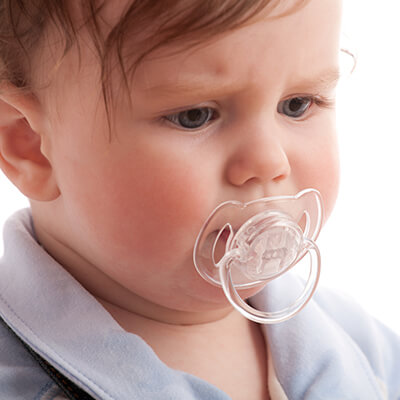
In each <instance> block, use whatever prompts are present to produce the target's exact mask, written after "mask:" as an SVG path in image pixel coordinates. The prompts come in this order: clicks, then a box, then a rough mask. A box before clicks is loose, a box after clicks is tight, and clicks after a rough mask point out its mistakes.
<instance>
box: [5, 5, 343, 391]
mask: <svg viewBox="0 0 400 400" xmlns="http://www.w3.org/2000/svg"><path fill="white" fill-rule="evenodd" d="M113 4H114V6H113V11H111V10H109V11H107V8H106V9H105V17H107V12H109V18H110V19H112V17H113V15H112V13H113V12H115V3H113ZM120 6H121V9H122V5H120ZM339 29H340V2H339V1H329V2H327V1H319V0H311V1H310V2H309V4H308V5H307V6H306V7H304V8H302V9H300V10H299V11H297V12H295V13H293V14H290V15H288V16H285V17H282V18H278V19H271V18H270V16H266V15H262V14H260V15H259V16H257V18H256V19H255V20H254V21H251V23H249V24H247V25H246V26H243V27H240V28H239V29H237V30H235V31H233V32H227V33H225V34H223V35H222V36H219V37H218V38H214V39H213V40H211V41H210V42H207V43H203V44H202V45H201V46H200V47H197V48H195V49H191V50H187V49H186V50H185V49H181V51H180V52H178V53H174V54H173V55H170V54H169V51H170V50H171V49H170V48H164V49H161V50H160V51H159V52H158V53H157V54H155V55H156V56H157V57H154V56H155V55H151V56H150V57H148V58H147V59H146V60H145V61H144V62H143V63H142V64H140V66H139V68H138V70H137V72H136V74H135V77H134V80H133V82H132V90H131V93H132V94H133V96H132V106H133V107H132V109H129V108H128V102H127V101H126V97H124V96H125V94H124V93H122V92H121V94H120V96H119V99H120V101H119V103H118V108H117V109H116V110H115V121H116V124H115V132H114V134H115V136H114V137H113V140H112V141H111V143H110V142H109V140H108V128H107V123H106V115H105V110H104V106H103V105H102V104H101V103H99V93H100V88H99V84H98V78H99V66H98V63H97V61H96V59H95V58H94V57H93V53H92V52H90V51H89V49H88V48H83V50H82V54H81V55H82V63H81V65H82V67H81V69H79V68H78V55H77V51H76V49H72V50H71V51H70V52H69V53H68V54H67V56H66V58H65V59H64V61H63V63H62V64H61V65H60V66H59V68H58V69H57V72H56V73H55V74H54V75H53V77H52V80H51V84H50V85H48V86H46V88H45V89H43V90H41V91H40V92H38V93H36V95H35V96H26V95H21V94H18V93H16V92H15V91H13V90H12V89H13V88H12V87H10V85H8V86H7V85H6V84H4V85H3V87H2V90H1V91H0V93H1V96H0V99H1V105H0V107H1V108H0V111H2V112H0V115H2V116H1V117H0V122H1V124H0V127H1V130H0V155H1V157H0V166H1V168H2V169H3V171H4V172H5V173H6V174H7V176H8V177H9V178H10V179H11V180H12V181H13V182H14V184H15V185H16V186H17V187H18V188H19V189H20V190H21V192H22V193H24V194H25V195H26V196H28V197H29V198H30V200H31V206H32V213H33V218H34V226H35V230H36V233H37V236H38V239H39V241H40V242H41V244H42V245H43V246H44V248H45V249H46V250H47V251H48V252H49V254H51V255H52V256H53V257H54V258H55V259H56V260H57V261H58V262H59V263H60V264H62V265H63V266H64V267H65V268H66V269H67V270H68V271H69V272H70V273H71V274H72V275H74V276H75V278H76V279H77V280H78V281H80V282H81V283H82V285H83V286H84V287H86V289H87V290H89V291H90V292H91V293H92V294H93V295H94V296H95V297H96V298H97V299H98V300H99V301H100V302H101V303H102V304H103V305H104V307H105V308H106V309H107V310H108V311H109V312H110V313H111V315H113V316H114V318H115V319H116V320H117V321H118V322H119V323H120V324H121V326H123V327H124V328H125V329H126V330H128V331H132V332H135V333H138V334H140V335H141V336H142V337H144V338H145V339H146V340H147V341H148V343H150V344H151V345H152V346H153V348H154V349H155V350H156V352H157V353H158V354H159V355H160V357H161V358H162V359H163V360H165V361H166V362H167V363H169V365H171V366H173V367H176V368H181V369H183V370H187V371H189V372H192V373H196V374H198V375H199V376H203V377H204V378H205V379H209V380H210V381H213V379H214V380H218V379H219V378H217V376H220V375H221V373H219V374H218V372H217V370H218V368H217V367H215V369H216V371H211V373H210V372H209V373H208V374H207V372H205V371H206V370H207V369H208V370H212V368H213V367H210V366H209V365H208V363H206V362H205V360H204V359H203V361H204V362H203V363H202V361H201V355H200V354H199V355H198V357H196V356H194V355H193V354H191V357H192V359H193V360H197V361H196V362H197V366H196V367H193V365H191V363H190V361H188V360H186V359H184V357H181V359H180V361H179V360H177V359H173V357H172V356H171V353H172V351H171V349H172V348H174V345H175V346H176V343H177V342H180V346H181V347H179V348H180V349H181V352H182V354H184V351H185V349H186V351H189V353H188V354H190V349H193V348H196V347H195V346H198V347H199V348H204V346H201V344H202V343H203V342H204V341H205V338H207V337H209V335H210V336H211V335H212V337H214V338H215V340H213V343H214V345H210V347H209V348H211V349H212V348H213V346H215V348H214V351H215V352H217V353H218V352H221V354H222V353H224V351H223V349H222V348H223V347H224V345H225V347H230V348H232V346H235V348H237V349H238V351H237V356H232V355H229V357H237V358H235V359H233V358H232V359H230V358H229V357H228V356H227V355H226V354H225V360H231V361H230V362H231V363H232V364H231V365H235V363H236V364H238V365H240V364H241V365H243V364H244V363H243V362H242V361H241V360H243V357H244V354H246V349H247V355H246V357H248V363H246V364H247V365H254V363H257V365H258V366H259V371H260V373H259V375H257V377H256V378H257V380H258V381H259V382H262V381H263V379H264V378H265V371H266V367H265V362H264V361H263V360H261V359H260V356H259V354H260V352H259V351H257V349H260V348H262V347H263V346H264V344H263V341H262V340H261V339H260V334H259V331H258V328H257V327H256V326H255V325H253V324H250V323H249V322H248V321H245V320H244V319H243V318H242V317H241V316H240V315H238V314H237V313H236V312H233V311H232V308H231V306H230V305H229V303H228V302H227V300H226V299H225V297H224V295H223V293H222V291H221V290H220V289H219V288H216V287H214V286H212V285H210V284H209V283H207V282H205V281H204V280H203V279H202V278H201V277H200V276H199V275H198V274H197V272H196V271H195V268H194V266H193V261H192V252H193V246H194V242H195V239H196V237H197V234H198V232H199V230H200V228H201V226H202V224H203V223H204V221H205V219H206V218H207V217H208V215H209V214H210V213H211V211H212V210H213V209H214V208H215V207H216V206H217V205H219V204H220V203H221V202H223V201H227V200H240V201H243V202H247V201H250V200H254V199H257V198H261V197H265V196H273V195H282V194H295V193H297V192H298V191H300V190H302V189H305V188H309V187H312V188H315V189H317V190H319V191H320V192H321V194H322V197H323V201H324V207H325V217H326V218H327V217H328V216H329V214H330V212H331V210H332V208H333V205H334V202H335V199H336V195H337V188H338V180H339V178H338V175H339V174H338V169H339V166H338V157H337V143H336V134H335V110H334V108H333V107H332V108H324V107H320V106H318V105H317V104H312V105H311V106H310V107H309V109H308V110H307V111H306V112H305V113H304V115H303V116H301V117H300V118H293V117H291V116H288V115H285V114H284V113H282V104H283V103H282V102H283V101H285V100H287V99H290V98H295V97H299V96H302V97H307V96H308V97H310V96H323V97H326V98H329V99H334V86H335V82H334V76H335V72H334V71H335V70H337V68H338V50H339V44H338V39H339ZM80 35H81V40H82V41H84V40H85V39H86V42H89V40H88V39H87V33H85V32H84V31H82V32H81V33H80ZM52 46H53V51H54V52H55V53H57V47H56V45H55V44H54V45H52ZM43 51H44V53H42V54H41V55H40V57H38V58H37V60H36V64H35V65H36V69H34V70H36V71H37V72H36V73H35V76H34V79H35V80H36V81H37V82H38V83H40V82H42V81H43V80H44V78H45V77H46V76H48V74H49V71H50V68H51V67H50V65H51V54H52V53H51V52H48V51H47V50H46V49H45V50H43ZM46 60H47V61H46ZM39 67H40V68H39ZM321 77H325V78H326V79H324V80H323V83H322V80H321ZM325 81H332V82H329V83H327V82H325ZM199 107H210V108H212V109H214V110H215V112H214V117H213V119H212V120H210V121H209V122H208V123H206V124H205V125H204V126H203V127H201V128H199V129H196V130H194V131H190V130H187V129H186V130H185V129H183V128H182V127H179V126H177V125H175V124H174V123H173V122H171V121H170V120H167V119H166V118H165V116H171V115H173V114H175V117H170V119H171V118H172V120H173V118H175V121H176V114H177V113H178V112H181V111H184V110H187V109H192V108H199ZM279 110H281V112H279ZM253 293H254V290H253V291H247V292H245V293H243V296H244V297H248V296H249V295H251V294H253ZM154 328H157V329H154ZM232 329H236V331H237V332H242V333H243V334H242V335H235V336H238V337H239V336H241V337H242V338H241V339H238V338H229V339H228V340H229V341H231V342H232V343H230V342H229V343H226V342H224V340H223V339H222V337H223V335H225V338H226V337H227V336H226V332H232ZM157 332H158V333H157ZM166 338H167V339H166ZM169 338H172V339H169ZM173 338H175V341H174V339H173ZM235 340H236V341H237V342H235V343H234V341H235ZM208 343H210V342H208ZM241 349H243V351H241ZM249 349H254V351H249ZM226 353H228V352H226ZM229 353H232V352H229ZM248 353H251V354H250V355H249V354H248ZM241 357H242V358H241ZM203 364H204V366H202V365H203ZM242 372H243V371H241V373H242ZM251 373H252V372H251V371H249V374H251ZM213 374H214V375H215V377H214V378H213V377H212V375H213ZM253 375H254V372H253ZM232 376H233V375H229V377H231V378H232ZM243 376H247V375H246V374H245V373H243V374H242V375H241V378H240V377H239V376H238V377H237V380H238V381H240V380H242V381H243ZM263 377H264V378H263ZM232 380H233V378H232ZM264 380H265V379H264ZM248 381H249V382H250V381H251V380H250V379H248ZM242 383H243V382H242ZM215 384H217V385H219V386H220V387H222V388H226V390H227V391H229V386H232V382H229V379H228V377H226V376H224V377H221V379H220V380H219V381H218V382H215ZM242 386H243V385H242ZM259 386H260V387H266V386H265V385H263V384H261V385H259ZM257 387H258V386H257ZM242 390H244V391H245V390H247V392H244V394H243V398H246V393H247V394H248V393H249V390H251V389H250V388H248V387H246V385H244V386H243V389H242ZM257 390H259V391H258V394H257V396H260V398H265V393H264V392H263V390H265V389H257ZM238 393H239V394H238ZM235 396H238V397H237V398H241V397H240V392H237V391H236V395H235ZM263 396H264V397H263ZM251 398H257V397H256V396H255V397H251Z"/></svg>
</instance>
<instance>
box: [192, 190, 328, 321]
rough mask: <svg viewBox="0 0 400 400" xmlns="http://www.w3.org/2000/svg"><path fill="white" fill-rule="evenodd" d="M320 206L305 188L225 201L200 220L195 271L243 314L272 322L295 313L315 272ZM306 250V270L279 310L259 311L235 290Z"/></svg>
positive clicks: (262, 279)
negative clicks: (300, 284)
mask: <svg viewBox="0 0 400 400" xmlns="http://www.w3.org/2000/svg"><path fill="white" fill-rule="evenodd" d="M322 218H323V209H322V201H321V195H320V193H319V192H318V191H317V190H315V189H305V190H302V191H301V192H299V193H297V194H296V195H294V196H274V197H266V198H262V199H258V200H254V201H250V202H248V203H242V202H239V201H235V200H232V201H227V202H224V203H222V204H220V205H219V206H218V207H217V208H215V210H214V211H213V212H212V213H211V214H210V216H209V217H208V218H207V220H206V221H205V223H204V225H203V227H202V228H201V230H200V233H199V235H198V237H197V239H196V243H195V246H194V251H193V260H194V265H195V267H196V269H197V271H198V273H199V274H200V275H201V276H202V277H203V278H204V279H205V280H206V281H208V282H209V283H211V284H213V285H215V286H218V287H221V288H222V290H223V291H224V293H225V296H226V298H227V299H228V300H229V302H230V303H231V304H232V306H233V307H235V308H236V309H237V310H238V311H239V312H240V313H241V314H242V315H243V316H245V317H246V318H248V319H250V320H252V321H255V322H258V323H262V324H274V323H278V322H282V321H285V320H287V319H289V318H291V317H293V316H294V315H296V314H297V313H298V312H299V311H300V310H301V309H302V308H303V307H304V306H305V305H306V304H307V302H308V301H309V300H310V299H311V297H312V295H313V293H314V291H315V289H316V286H317V283H318V279H319V275H320V268H321V258H320V253H319V250H318V247H317V245H316V244H315V240H316V238H317V236H318V234H319V232H320V229H321V224H322ZM306 254H308V255H309V260H310V262H309V274H308V279H307V281H306V284H305V287H304V289H303V292H302V293H301V294H300V295H299V297H298V298H297V300H296V301H295V302H294V303H292V304H291V305H289V306H288V307H286V308H284V309H282V310H280V311H271V312H268V311H261V310H257V309H255V308H253V307H252V306H250V305H249V304H248V303H246V302H245V301H244V300H243V299H242V298H241V297H240V296H239V294H238V291H237V290H238V289H246V288H251V287H255V286H259V285H265V284H266V283H268V282H271V281H272V280H274V279H276V278H278V277H280V276H281V275H282V274H284V273H286V272H288V271H289V270H291V269H292V268H293V267H294V266H295V265H296V264H297V263H298V262H299V261H300V260H301V259H302V258H303V257H304V256H305V255H306Z"/></svg>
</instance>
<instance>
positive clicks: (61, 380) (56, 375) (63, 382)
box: [0, 316, 94, 400]
mask: <svg viewBox="0 0 400 400" xmlns="http://www.w3.org/2000/svg"><path fill="white" fill-rule="evenodd" d="M0 322H2V323H3V324H4V326H5V327H6V328H7V329H8V330H9V331H10V332H11V333H12V334H13V336H15V337H16V338H17V339H18V340H19V341H20V343H21V344H22V345H23V346H24V347H25V349H26V350H28V352H29V354H30V355H31V356H32V357H33V358H34V360H35V361H36V362H37V363H38V364H39V365H40V366H41V367H42V369H43V370H44V371H45V372H46V374H47V375H49V377H50V378H51V379H52V380H53V381H54V382H55V383H56V384H57V385H58V387H59V388H60V389H61V390H62V391H63V392H64V394H65V395H66V396H67V397H68V399H71V400H94V398H93V397H92V396H90V395H89V394H87V393H86V392H85V391H84V390H82V389H81V388H79V387H78V386H76V385H75V383H73V382H72V381H70V380H69V379H68V378H67V377H66V376H64V375H63V374H62V373H61V372H60V371H58V370H57V369H56V368H54V367H53V366H52V365H51V364H49V363H48V362H47V361H46V360H45V359H44V358H42V357H41V356H40V355H39V354H37V353H36V352H35V351H34V350H33V349H32V348H31V347H30V346H29V345H28V344H27V343H25V342H24V341H23V340H22V339H21V338H20V337H19V336H18V335H17V334H16V333H15V332H14V331H13V330H12V329H11V328H10V327H9V326H8V325H7V323H6V322H5V321H4V320H3V318H2V317H1V316H0Z"/></svg>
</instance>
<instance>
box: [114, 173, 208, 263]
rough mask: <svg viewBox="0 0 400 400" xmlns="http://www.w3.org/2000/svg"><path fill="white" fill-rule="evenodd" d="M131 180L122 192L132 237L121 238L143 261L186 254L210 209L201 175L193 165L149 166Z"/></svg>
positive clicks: (172, 259)
mask: <svg viewBox="0 0 400 400" xmlns="http://www.w3.org/2000/svg"><path fill="white" fill-rule="evenodd" d="M133 181H134V182H136V184H135V185H134V186H132V182H131V186H130V189H129V193H127V196H124V197H125V198H124V202H125V203H126V206H125V207H128V209H129V220H130V224H131V228H129V229H128V232H130V234H131V237H130V238H129V237H125V238H121V239H122V240H123V241H125V242H126V241H128V242H129V243H130V245H131V249H134V252H135V254H136V255H137V256H138V257H140V258H142V259H144V260H146V261H149V260H150V261H151V260H152V261H154V262H156V261H159V260H161V259H162V260H164V261H165V262H169V261H171V262H172V261H174V262H176V257H177V255H181V256H185V257H186V256H187V255H188V254H189V253H191V251H192V247H193V245H194V241H195V239H196V236H197V233H198V231H199V230H200V228H201V226H202V223H203V222H204V220H205V218H206V217H207V216H208V213H209V211H210V210H209V209H210V207H209V206H208V202H209V200H208V201H207V199H209V196H208V192H207V190H206V187H205V183H206V182H205V179H204V176H202V174H201V173H200V172H199V171H197V170H196V169H188V168H181V167H179V166H177V167H174V168H168V169H163V168H157V166H154V167H153V166H149V167H148V168H146V173H145V174H141V176H140V177H135V178H134V180H133ZM125 207H124V208H125ZM120 218H121V219H123V218H124V217H123V216H122V215H121V217H120ZM125 218H126V217H125ZM116 228H117V229H118V227H116Z"/></svg>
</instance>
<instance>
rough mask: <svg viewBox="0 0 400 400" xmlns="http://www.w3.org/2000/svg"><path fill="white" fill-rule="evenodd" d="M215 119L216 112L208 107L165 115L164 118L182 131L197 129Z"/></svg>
mask: <svg viewBox="0 0 400 400" xmlns="http://www.w3.org/2000/svg"><path fill="white" fill-rule="evenodd" d="M216 117H217V112H216V111H215V110H214V109H212V108H210V107H198V108H191V109H189V110H184V111H180V112H177V113H175V114H170V115H166V116H165V117H164V118H165V119H166V120H167V121H169V122H172V123H173V124H175V125H177V126H179V127H180V128H184V129H198V128H201V127H203V126H204V125H206V124H207V123H208V122H209V121H211V120H213V119H215V118H216Z"/></svg>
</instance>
